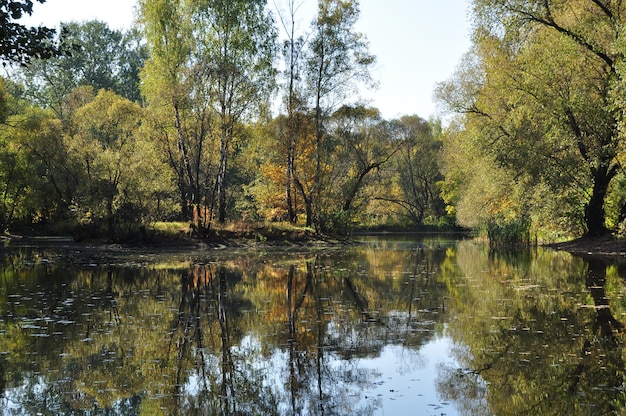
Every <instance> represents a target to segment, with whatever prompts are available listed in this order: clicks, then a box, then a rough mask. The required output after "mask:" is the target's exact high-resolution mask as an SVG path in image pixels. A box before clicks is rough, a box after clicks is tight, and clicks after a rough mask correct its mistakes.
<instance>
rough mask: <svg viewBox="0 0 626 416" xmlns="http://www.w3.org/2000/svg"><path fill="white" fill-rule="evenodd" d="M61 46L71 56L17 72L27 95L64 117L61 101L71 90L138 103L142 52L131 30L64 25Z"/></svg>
mask: <svg viewBox="0 0 626 416" xmlns="http://www.w3.org/2000/svg"><path fill="white" fill-rule="evenodd" d="M60 39H61V42H62V43H64V44H68V45H72V54H71V55H61V56H57V57H53V58H49V59H34V60H33V61H32V62H31V63H30V65H29V66H28V67H25V68H23V69H22V70H21V76H22V77H23V80H24V85H25V86H26V93H27V95H28V96H29V97H30V98H31V99H32V100H33V101H34V102H35V103H37V104H39V105H41V106H43V107H50V108H52V109H54V111H55V112H56V113H57V114H58V115H59V117H64V115H65V114H64V113H65V111H66V109H64V108H63V104H64V103H65V97H66V96H67V95H68V94H69V93H70V92H71V91H72V90H74V89H75V88H76V87H78V86H86V85H89V86H91V87H92V88H93V90H94V91H99V90H100V89H102V88H104V89H109V90H112V91H114V92H115V93H117V94H119V95H121V96H123V97H125V98H128V99H129V100H131V101H136V102H140V101H141V93H140V89H139V72H140V70H141V68H142V67H143V66H144V63H145V61H146V59H147V48H146V46H145V45H143V44H142V42H141V39H140V37H139V34H138V32H137V31H135V30H131V31H128V32H122V31H120V30H113V29H110V28H109V27H108V25H107V24H106V23H105V22H101V21H98V20H92V21H87V22H83V23H77V22H71V23H65V24H64V32H63V34H62V36H61V38H60Z"/></svg>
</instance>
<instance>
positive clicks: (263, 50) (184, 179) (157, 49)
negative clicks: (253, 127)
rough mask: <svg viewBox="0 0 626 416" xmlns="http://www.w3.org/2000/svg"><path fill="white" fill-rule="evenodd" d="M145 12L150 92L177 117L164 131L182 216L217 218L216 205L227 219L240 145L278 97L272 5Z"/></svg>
mask: <svg viewBox="0 0 626 416" xmlns="http://www.w3.org/2000/svg"><path fill="white" fill-rule="evenodd" d="M140 15H141V18H140V22H141V24H142V25H143V29H144V33H145V34H146V37H147V39H148V42H149V44H150V48H151V51H152V54H151V59H150V60H149V62H148V64H147V66H146V70H145V75H144V80H145V90H146V93H147V96H148V99H149V104H150V105H151V106H154V107H156V106H159V107H160V108H161V109H163V110H162V111H165V112H169V113H170V114H171V116H170V117H171V118H170V119H171V120H172V122H167V121H166V122H165V123H163V122H162V123H161V124H162V126H161V127H160V128H159V131H160V135H161V137H165V140H163V141H164V142H166V143H167V145H166V146H163V147H164V149H166V153H167V155H168V158H169V160H170V164H171V165H172V167H173V168H174V170H175V172H176V176H177V177H178V184H179V190H180V194H181V199H182V201H183V215H184V216H186V217H187V218H189V217H192V216H193V215H194V211H195V212H196V214H197V212H198V211H202V212H203V213H204V212H205V211H208V216H209V218H208V220H210V219H211V218H212V216H213V208H214V207H215V206H217V210H218V214H217V218H218V220H219V221H220V222H223V221H224V220H225V219H226V212H227V205H228V199H227V196H228V194H227V188H228V186H227V182H228V179H229V173H230V174H231V175H232V173H233V171H232V170H229V163H231V162H232V160H231V159H232V156H233V155H232V146H233V141H234V139H235V138H238V137H242V136H243V134H242V126H243V123H245V122H250V121H253V120H254V117H255V116H258V115H259V114H260V113H261V110H263V109H265V108H267V103H268V100H269V99H270V97H271V90H272V88H273V83H274V75H275V74H274V69H273V66H272V65H273V61H274V52H275V29H274V25H273V20H272V19H271V17H270V15H269V14H268V13H267V10H266V4H265V1H243V0H242V1H236V2H232V1H228V2H225V1H203V2H174V3H172V2H164V1H160V0H146V1H142V2H140ZM160 119H161V118H160V117H158V116H157V121H159V120H160ZM172 127H173V128H172ZM230 179H234V178H233V177H232V176H231V177H230ZM205 208H206V209H205ZM196 217H197V215H196ZM203 217H206V215H204V214H203ZM198 225H203V226H207V224H206V223H204V224H198Z"/></svg>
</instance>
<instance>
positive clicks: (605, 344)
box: [0, 235, 626, 415]
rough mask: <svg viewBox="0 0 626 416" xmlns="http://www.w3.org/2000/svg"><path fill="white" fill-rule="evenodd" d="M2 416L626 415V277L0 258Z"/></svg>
mask: <svg viewBox="0 0 626 416" xmlns="http://www.w3.org/2000/svg"><path fill="white" fill-rule="evenodd" d="M0 266H1V268H0V409H1V411H2V412H1V414H2V415H36V414H41V415H70V414H71V415H81V414H84V415H105V414H106V415H179V414H180V415H211V414H216V415H218V414H219V415H396V414H398V415H400V414H403V415H404V414H419V415H513V414H515V415H518V414H533V415H565V414H567V415H588V414H603V415H605V414H623V412H624V411H625V409H624V408H625V407H626V394H625V391H624V389H625V387H626V366H625V361H624V355H625V352H626V351H625V347H624V330H625V327H624V325H625V324H626V316H625V315H626V299H625V297H624V294H625V292H626V286H625V283H624V277H626V264H625V263H620V262H617V261H608V260H602V259H599V258H579V257H575V256H572V255H570V254H567V253H564V252H557V251H552V250H549V249H542V248H537V249H533V250H529V251H522V252H493V251H490V250H489V248H488V247H485V246H483V245H481V244H477V243H475V242H472V241H470V240H464V239H461V238H455V237H454V236H451V235H427V236H415V235H413V236H404V237H363V238H361V244H355V245H349V246H343V247H336V248H328V249H310V250H307V249H302V248H297V249H296V248H293V247H291V248H289V249H287V248H285V249H280V248H266V249H264V250H263V249H249V250H247V249H225V250H216V249H209V248H207V249H196V250H191V249H188V250H182V249H181V250H159V251H157V250H139V249H136V250H131V249H122V248H120V247H107V249H100V248H98V247H85V246H78V245H74V244H72V243H71V242H69V241H65V240H56V241H52V242H51V241H49V240H46V241H45V242H43V241H42V242H41V243H37V244H32V242H28V243H26V242H19V241H18V242H17V243H15V242H14V243H11V245H7V246H5V247H3V248H1V249H0Z"/></svg>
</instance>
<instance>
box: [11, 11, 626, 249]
mask: <svg viewBox="0 0 626 416" xmlns="http://www.w3.org/2000/svg"><path fill="white" fill-rule="evenodd" d="M37 1H39V2H44V1H45V0H37ZM32 3H33V2H32V1H7V0H5V1H2V2H0V12H1V14H2V17H0V18H1V19H3V27H5V28H7V30H5V32H4V33H3V37H4V41H3V42H2V43H1V44H0V58H1V59H2V61H3V63H4V68H5V73H6V75H5V76H4V77H3V78H2V79H1V80H0V142H2V144H1V145H0V178H1V179H0V185H1V186H2V188H1V189H0V225H1V226H2V228H3V230H5V231H6V232H11V231H12V230H46V232H51V231H54V232H60V233H67V232H71V233H73V234H74V235H75V236H78V237H81V236H82V237H94V236H104V237H106V238H108V239H110V240H115V241H119V240H126V239H129V238H141V236H142V235H143V234H142V233H145V230H146V229H149V228H150V227H153V226H154V224H156V223H159V222H168V221H170V222H171V221H180V222H185V223H189V224H191V225H192V228H193V230H194V231H195V232H196V233H197V234H198V235H201V236H202V235H206V233H207V232H208V231H210V230H211V229H212V228H214V227H216V226H219V225H223V224H225V223H228V222H256V223H273V222H280V223H291V224H293V225H297V226H301V227H309V228H310V229H312V230H314V231H315V232H317V233H336V234H345V233H350V232H351V231H352V230H355V229H362V228H369V229H371V228H383V229H412V230H415V229H423V228H424V227H435V228H439V229H445V228H447V227H453V226H460V227H465V228H470V229H473V230H476V231H477V232H480V233H484V234H485V235H487V236H488V237H489V238H490V239H492V240H494V241H496V240H497V241H502V242H504V243H514V244H516V243H529V242H532V241H537V240H557V239H562V238H570V237H576V236H583V235H586V236H598V235H605V234H609V233H613V234H615V235H618V236H621V235H622V234H624V233H626V176H625V175H624V170H623V168H622V164H621V160H622V158H623V157H624V150H625V149H624V144H623V143H624V129H625V124H624V115H625V110H626V100H624V96H625V94H624V92H625V90H626V83H625V82H624V71H625V70H626V66H625V65H624V64H625V62H624V51H625V50H626V44H625V43H624V33H623V32H624V27H626V26H625V25H624V23H626V6H624V5H623V4H622V2H620V1H613V0H573V1H572V0H567V1H566V0H541V1H539V0H526V1H523V0H473V1H472V2H471V13H470V18H471V20H472V28H473V30H472V35H471V36H472V38H471V40H472V47H471V49H470V50H469V51H468V52H467V54H466V55H465V56H464V57H463V59H462V60H461V62H459V65H458V68H457V71H456V72H455V74H454V75H453V76H452V77H451V78H450V79H448V80H443V81H442V82H441V83H440V84H439V85H438V86H437V88H436V91H435V95H436V97H437V100H438V102H439V103H440V104H441V105H442V106H443V107H444V108H445V109H446V111H447V113H446V114H447V117H446V119H445V123H444V122H442V121H441V120H437V119H430V120H425V119H423V118H421V117H419V116H418V115H406V116H403V117H400V118H398V119H393V120H386V119H384V118H383V117H381V115H380V112H379V111H378V109H376V108H372V107H370V106H369V105H368V104H367V102H365V101H364V100H363V99H362V98H361V95H360V94H359V92H360V91H363V90H365V89H371V88H375V84H376V82H375V80H374V79H373V78H372V75H371V71H372V69H373V67H374V65H375V64H376V57H375V56H373V55H372V54H371V53H370V51H369V49H368V43H367V34H366V33H359V32H358V31H356V30H355V23H356V22H357V21H358V19H359V3H358V0H318V1H317V9H316V13H315V16H313V17H312V18H311V20H310V24H309V25H308V26H306V27H305V28H301V27H299V26H298V25H297V24H296V22H297V21H299V20H300V19H301V18H302V16H299V15H298V12H299V5H300V3H301V2H299V1H297V0H283V1H282V2H279V3H277V2H267V1H266V0H201V1H186V0H139V1H138V3H137V9H136V22H135V25H134V27H132V28H131V29H130V30H128V31H119V30H114V29H111V28H109V27H108V25H107V24H106V23H104V22H101V21H86V22H68V23H65V24H64V25H63V27H62V29H61V30H60V31H59V33H56V31H55V30H52V29H48V28H27V27H24V26H22V25H20V24H19V17H20V16H21V15H23V14H30V13H31V12H32ZM415 41H416V42H420V41H425V40H420V39H416V40H415Z"/></svg>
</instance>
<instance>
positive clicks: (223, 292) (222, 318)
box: [217, 266, 237, 415]
mask: <svg viewBox="0 0 626 416" xmlns="http://www.w3.org/2000/svg"><path fill="white" fill-rule="evenodd" d="M217 277H218V279H219V291H218V293H217V307H218V321H219V324H220V338H221V341H222V397H221V401H222V412H224V413H225V414H229V415H230V414H236V413H237V403H236V401H235V390H234V388H235V385H234V384H235V383H234V381H233V374H234V370H235V369H234V365H233V357H232V355H231V351H230V331H229V327H228V313H227V310H228V301H227V296H228V292H227V284H226V269H225V268H224V266H219V268H218V271H217Z"/></svg>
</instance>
